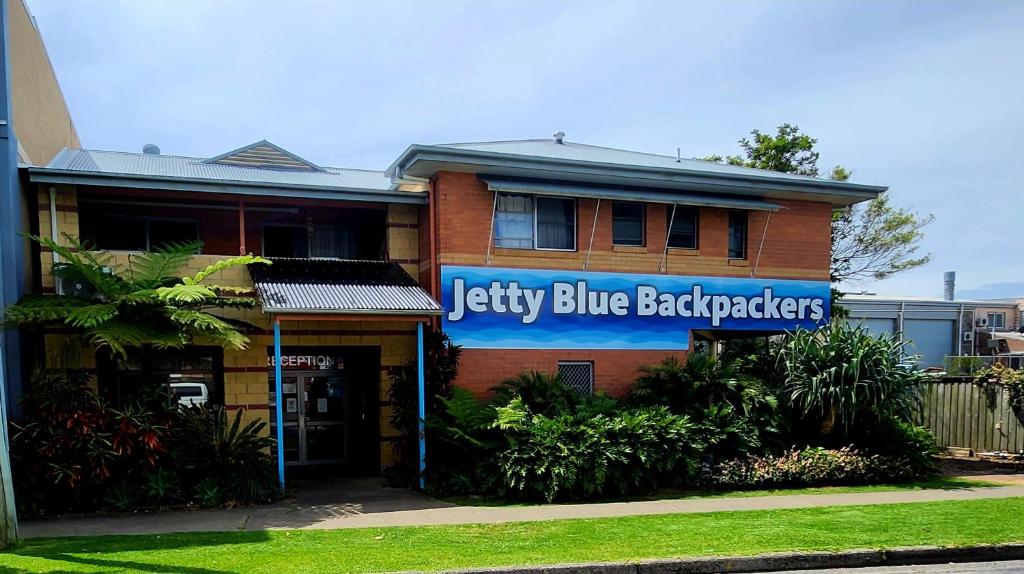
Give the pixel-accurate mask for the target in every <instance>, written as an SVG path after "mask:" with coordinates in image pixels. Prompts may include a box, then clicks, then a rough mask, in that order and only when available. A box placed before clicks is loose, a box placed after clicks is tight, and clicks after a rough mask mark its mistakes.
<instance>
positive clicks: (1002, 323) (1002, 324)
mask: <svg viewBox="0 0 1024 574" xmlns="http://www.w3.org/2000/svg"><path fill="white" fill-rule="evenodd" d="M985 314H986V315H987V318H988V327H989V329H1005V328H1006V313H1005V312H998V311H991V312H986V313H985ZM996 317H999V324H998V325H996V321H995V318H996Z"/></svg>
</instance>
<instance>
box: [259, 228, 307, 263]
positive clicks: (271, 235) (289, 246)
mask: <svg viewBox="0 0 1024 574" xmlns="http://www.w3.org/2000/svg"><path fill="white" fill-rule="evenodd" d="M263 255H264V256H265V257H309V230H308V229H306V226H305V225H264V226H263Z"/></svg>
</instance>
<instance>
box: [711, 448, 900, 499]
mask: <svg viewBox="0 0 1024 574" xmlns="http://www.w3.org/2000/svg"><path fill="white" fill-rule="evenodd" d="M905 462H906V461H905V460H904V459H901V458H897V457H887V456H882V455H868V454H864V453H862V452H860V451H858V450H856V449H854V448H852V447H844V448H841V449H839V450H826V449H824V448H820V447H814V448H807V449H804V450H793V451H791V452H789V453H786V454H783V455H781V456H771V455H768V456H753V457H749V458H745V459H736V460H730V461H726V462H723V463H721V464H719V465H717V466H716V467H715V468H714V470H713V472H712V478H711V481H710V484H711V485H713V486H715V487H718V488H729V489H757V488H790V487H804V486H841V485H855V484H879V483H892V482H904V481H908V480H913V479H915V478H918V475H917V474H915V473H914V471H913V470H912V469H911V468H909V467H908V466H907V465H906V464H905Z"/></svg>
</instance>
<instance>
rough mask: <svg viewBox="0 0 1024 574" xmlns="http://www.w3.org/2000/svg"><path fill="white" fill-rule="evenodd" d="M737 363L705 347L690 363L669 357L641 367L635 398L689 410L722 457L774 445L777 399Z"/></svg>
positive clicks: (676, 411)
mask: <svg viewBox="0 0 1024 574" xmlns="http://www.w3.org/2000/svg"><path fill="white" fill-rule="evenodd" d="M737 366H738V363H736V362H733V361H727V360H726V361H719V360H716V359H715V358H713V357H711V356H710V355H708V354H706V353H693V354H691V355H690V356H689V357H688V358H687V360H686V362H685V363H684V362H680V361H679V360H678V359H677V358H676V357H668V358H666V359H665V360H664V361H662V362H661V363H658V364H656V365H650V366H644V367H641V369H640V371H641V376H640V377H639V378H638V379H637V381H636V383H635V384H634V385H633V388H632V389H631V390H630V403H631V404H633V405H636V406H643V407H647V406H664V407H666V408H668V409H669V410H670V411H671V412H672V413H674V414H677V415H688V416H689V417H690V418H691V419H692V420H693V421H694V423H695V424H696V425H697V427H698V428H699V429H700V432H701V435H702V436H703V442H704V444H706V445H707V447H708V448H709V449H710V451H711V453H712V454H714V455H715V456H717V457H734V456H738V455H742V454H745V453H747V452H751V451H754V450H757V449H760V448H763V447H764V446H766V445H768V444H772V445H774V444H775V443H776V442H777V441H778V435H779V429H780V424H779V415H778V404H779V403H778V399H777V397H776V396H775V394H774V392H772V391H771V390H769V389H768V388H767V387H766V385H765V384H764V383H763V382H762V381H761V380H760V379H758V378H756V377H752V376H748V375H744V374H741V373H740V372H739V371H738V369H737Z"/></svg>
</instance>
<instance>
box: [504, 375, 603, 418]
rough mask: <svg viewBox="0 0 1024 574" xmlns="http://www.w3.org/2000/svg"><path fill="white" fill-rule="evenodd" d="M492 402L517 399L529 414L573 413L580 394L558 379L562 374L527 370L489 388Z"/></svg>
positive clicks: (577, 406) (505, 402) (506, 402)
mask: <svg viewBox="0 0 1024 574" xmlns="http://www.w3.org/2000/svg"><path fill="white" fill-rule="evenodd" d="M491 390H492V391H494V394H495V396H494V402H495V404H499V405H505V404H508V403H509V401H512V400H513V399H516V398H519V399H520V400H522V401H523V404H524V405H525V406H526V408H527V409H529V411H530V412H531V413H535V414H538V415H544V416H548V417H557V416H561V415H570V414H574V413H575V412H576V411H577V409H578V408H579V407H580V406H582V405H583V403H584V397H583V395H581V394H580V393H579V392H577V391H576V390H574V389H572V388H570V387H568V386H567V385H565V383H563V382H562V377H560V376H559V375H557V374H554V375H551V374H548V373H541V372H537V371H528V372H525V373H520V374H519V375H517V376H515V377H512V378H510V379H506V380H504V381H502V382H501V384H499V385H497V386H495V387H493V388H492V389H491Z"/></svg>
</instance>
